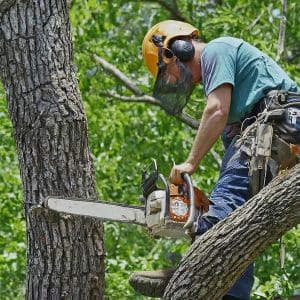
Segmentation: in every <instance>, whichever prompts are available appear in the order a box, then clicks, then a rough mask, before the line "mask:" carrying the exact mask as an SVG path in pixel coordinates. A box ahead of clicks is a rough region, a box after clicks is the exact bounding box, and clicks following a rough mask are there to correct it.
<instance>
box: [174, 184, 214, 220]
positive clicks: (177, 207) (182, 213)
mask: <svg viewBox="0 0 300 300" xmlns="http://www.w3.org/2000/svg"><path fill="white" fill-rule="evenodd" d="M169 188H170V220H172V221H175V222H186V221H187V220H188V217H189V207H190V200H189V197H188V190H187V185H186V184H181V185H179V186H177V185H174V184H170V185H169ZM194 193H195V203H196V207H197V208H198V209H199V210H201V211H202V212H206V211H208V206H209V203H210V202H209V199H208V198H207V197H206V195H205V194H204V193H203V192H202V191H201V190H200V189H198V188H197V187H194Z"/></svg>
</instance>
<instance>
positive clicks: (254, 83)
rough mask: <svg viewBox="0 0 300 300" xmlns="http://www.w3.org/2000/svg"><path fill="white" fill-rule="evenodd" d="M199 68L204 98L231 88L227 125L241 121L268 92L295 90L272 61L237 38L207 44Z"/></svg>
mask: <svg viewBox="0 0 300 300" xmlns="http://www.w3.org/2000/svg"><path fill="white" fill-rule="evenodd" d="M201 68H202V82H203V86H204V91H205V94H206V96H208V95H209V94H210V93H211V92H212V91H213V90H214V89H216V88H217V87H218V86H220V85H221V84H224V83H230V84H231V85H232V86H233V88H232V97H231V106H230V113H229V118H228V121H227V123H228V124H231V123H234V122H238V121H240V120H241V119H242V118H243V117H244V116H245V115H246V114H247V113H249V112H251V110H252V108H253V107H254V105H255V104H256V103H257V102H258V101H259V100H260V99H261V98H263V97H264V96H265V95H266V94H267V93H268V92H269V91H270V90H274V89H278V90H286V91H294V92H295V91H297V90H298V88H297V85H296V84H295V82H294V81H292V80H291V79H290V78H289V77H288V75H287V74H286V73H285V72H284V71H283V70H282V68H281V67H280V66H279V65H278V64H277V63H276V62H275V61H274V60H273V59H271V58H270V57H269V56H267V55H266V54H264V53H263V52H261V51H260V50H258V49H257V48H255V47H253V46H251V45H250V44H249V43H247V42H245V41H243V40H241V39H237V38H232V37H221V38H218V39H215V40H212V41H211V42H209V43H208V44H206V45H205V47H204V49H203V51H202V56H201Z"/></svg>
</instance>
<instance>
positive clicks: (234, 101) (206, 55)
mask: <svg viewBox="0 0 300 300" xmlns="http://www.w3.org/2000/svg"><path fill="white" fill-rule="evenodd" d="M198 36H199V32H198V30H197V29H196V28H194V27H193V26H191V25H189V24H186V23H183V22H178V21H172V20H169V21H164V22H161V23H158V24H156V25H155V26H154V27H152V28H151V29H150V30H149V31H148V33H147V34H146V36H145V38H144V41H143V49H142V51H143V57H144V61H145V63H146V65H147V67H148V69H149V71H150V72H151V73H152V74H153V76H154V77H155V78H156V83H155V86H154V96H155V97H156V98H157V99H159V100H160V101H161V105H162V106H163V107H164V108H165V109H166V110H167V111H168V112H169V113H171V114H177V113H180V112H181V111H182V109H183V107H184V105H185V104H186V102H187V99H188V97H189V96H190V94H191V92H192V90H193V88H194V86H195V85H197V84H199V83H202V84H203V86H204V91H205V94H206V96H207V104H206V107H205V109H204V111H203V115H202V119H201V123H200V126H199V129H198V131H197V134H196V137H195V140H194V143H193V146H192V149H191V151H190V154H189V156H188V158H187V159H186V161H185V162H184V163H182V164H180V165H175V166H174V167H173V169H172V171H171V174H170V179H171V182H172V183H174V184H179V183H181V182H182V173H185V172H186V173H189V174H193V173H194V172H195V171H196V170H197V168H198V166H199V164H200V162H201V160H202V159H203V157H204V156H205V155H206V154H207V153H208V151H209V150H210V149H211V147H212V146H213V145H214V143H215V142H216V141H217V139H218V138H219V137H220V136H221V135H222V140H223V143H224V146H225V149H226V151H225V154H224V157H223V160H222V168H221V172H220V178H219V180H218V182H217V183H216V186H215V187H214V189H213V191H212V194H211V196H210V201H211V205H210V207H209V210H208V212H207V213H205V214H204V215H203V216H202V217H201V219H199V220H198V222H197V232H196V234H197V235H201V234H203V233H204V232H206V231H207V230H208V229H209V228H211V227H212V226H213V225H214V224H216V223H217V222H218V221H219V220H221V219H223V218H225V217H226V216H227V215H228V214H229V213H231V212H232V211H233V210H235V209H236V208H237V207H238V206H240V205H242V204H244V203H245V202H246V201H247V200H248V199H249V198H250V196H251V195H253V194H255V193H257V192H258V191H259V189H260V188H262V186H263V185H264V184H265V182H266V180H267V179H266V173H267V170H264V173H263V176H262V177H263V178H262V180H260V182H259V184H258V185H257V186H254V187H253V185H255V184H254V183H253V182H252V181H251V182H250V181H249V173H251V172H252V171H253V170H252V169H251V167H250V169H251V170H250V171H249V165H251V164H250V161H251V154H249V153H248V152H249V151H250V150H249V149H248V150H249V151H248V152H247V150H243V149H247V147H245V145H244V144H243V142H241V141H240V140H238V138H237V137H238V136H239V135H240V134H241V127H243V128H242V129H243V130H245V129H246V128H247V127H248V126H251V124H253V123H255V122H254V121H255V120H256V119H257V117H258V114H259V113H261V112H262V111H263V110H268V109H269V107H271V106H272V105H273V102H275V100H274V99H275V98H276V100H278V99H279V96H278V95H286V98H285V101H287V102H288V101H294V102H295V103H296V104H295V105H293V106H292V107H290V108H283V104H282V105H281V106H280V105H279V106H280V108H282V111H281V115H280V116H279V117H278V115H277V119H278V118H280V122H278V124H279V125H278V126H277V127H276V128H275V129H274V132H276V133H277V134H278V136H280V137H283V138H284V140H285V141H286V142H287V143H293V144H300V109H299V108H300V107H299V105H298V104H299V103H298V102H300V96H299V95H297V94H296V92H297V91H298V88H297V86H296V84H295V83H294V82H293V81H292V80H291V79H290V78H289V77H288V75H287V74H286V73H285V72H284V71H283V70H282V69H281V68H280V67H279V66H278V65H277V64H276V63H275V62H274V61H273V60H272V59H271V58H270V57H268V56H267V55H265V54H264V53H262V52H261V51H259V50H258V49H256V48H255V47H253V46H251V45H250V44H248V43H246V42H244V41H243V40H241V39H236V38H231V37H222V38H218V39H215V40H212V41H211V42H209V43H207V44H205V43H203V42H202V41H200V40H198ZM278 90H280V91H285V92H284V93H281V92H277V91H278ZM286 92H291V93H290V94H288V93H286ZM273 100H274V101H273ZM277 102H278V101H277ZM285 103H286V102H284V105H285ZM297 103H298V104H297ZM297 105H298V106H297ZM279 106H278V107H279ZM278 107H276V108H278ZM291 116H292V117H291ZM272 118H273V119H275V117H274V116H273V117H272ZM272 118H271V117H270V120H271V119H272ZM273 119H272V120H273ZM272 122H273V121H272ZM273 123H274V122H273ZM273 123H272V124H273ZM259 125H262V124H260V123H259ZM263 125H265V124H263ZM252 126H253V125H252ZM257 126H258V125H257ZM263 128H266V127H265V126H264V127H263ZM267 128H269V127H267ZM267 132H270V131H267ZM272 134H273V131H272V133H271V134H266V136H270V137H271V139H272ZM264 138H265V137H263V139H264ZM283 142H284V141H283ZM284 143H285V142H284ZM243 145H244V147H242V146H243ZM270 151H271V150H270ZM263 161H264V160H263ZM257 169H259V168H256V169H255V170H256V171H257ZM253 172H254V171H253ZM273 175H274V174H273ZM254 177H255V176H254ZM169 276H171V275H170V274H169ZM252 285H253V268H252V265H251V266H249V268H248V269H247V270H246V272H245V273H244V274H243V276H242V277H241V278H240V279H239V280H238V281H237V282H236V283H235V285H234V286H233V287H232V288H231V290H230V291H229V292H228V293H227V295H226V296H224V298H223V299H240V300H246V299H249V298H250V290H251V287H252Z"/></svg>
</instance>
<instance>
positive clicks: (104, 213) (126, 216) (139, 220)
mask: <svg viewBox="0 0 300 300" xmlns="http://www.w3.org/2000/svg"><path fill="white" fill-rule="evenodd" d="M43 206H44V207H46V208H48V209H51V210H54V211H57V212H61V213H66V214H72V215H79V216H86V217H93V218H98V219H101V220H105V221H117V222H122V223H133V224H137V225H142V226H146V219H145V209H144V207H142V206H134V205H126V204H120V203H111V202H104V201H103V202H101V201H98V200H91V199H81V198H62V197H61V198H60V197H48V198H46V199H45V201H44V202H43Z"/></svg>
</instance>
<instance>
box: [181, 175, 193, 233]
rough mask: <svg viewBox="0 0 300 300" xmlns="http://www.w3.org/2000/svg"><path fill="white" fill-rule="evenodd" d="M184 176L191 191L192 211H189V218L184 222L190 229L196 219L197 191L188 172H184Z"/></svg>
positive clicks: (189, 191) (186, 227) (185, 226)
mask: <svg viewBox="0 0 300 300" xmlns="http://www.w3.org/2000/svg"><path fill="white" fill-rule="evenodd" d="M181 175H182V178H183V180H184V181H185V182H186V184H187V187H188V193H189V198H190V213H189V218H188V220H187V221H186V223H185V224H184V226H183V228H185V229H189V228H191V227H192V226H193V224H194V220H195V215H196V206H195V192H194V186H193V182H192V179H191V177H190V175H189V174H188V173H182V174H181Z"/></svg>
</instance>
